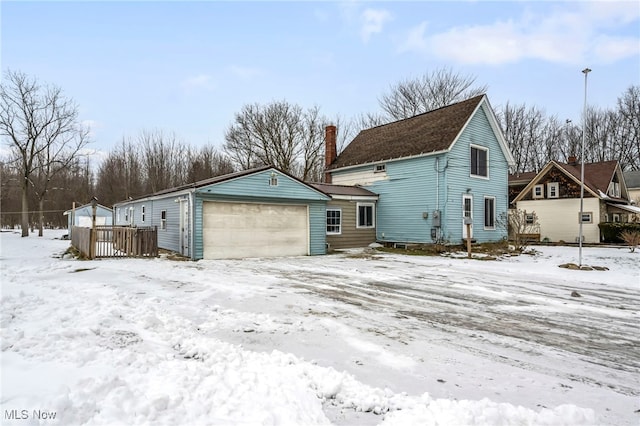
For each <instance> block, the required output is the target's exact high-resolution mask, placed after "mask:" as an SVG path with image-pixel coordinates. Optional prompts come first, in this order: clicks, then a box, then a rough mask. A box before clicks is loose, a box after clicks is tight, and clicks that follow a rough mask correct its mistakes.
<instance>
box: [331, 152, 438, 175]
mask: <svg viewBox="0 0 640 426" xmlns="http://www.w3.org/2000/svg"><path fill="white" fill-rule="evenodd" d="M447 152H449V149H443V150H440V151H433V152H427V153H424V154H416V155H408V156H406V157H397V158H388V159H385V160H377V161H371V162H369V163H361V164H354V165H351V166H344V167H340V168H337V169H331V170H327V172H328V173H333V172H337V171H344V170H351V169H356V168H359V167H365V166H373V165H374V164H380V163H391V162H393V161H402V160H410V159H413V158H420V157H430V156H432V155H441V154H446V153H447Z"/></svg>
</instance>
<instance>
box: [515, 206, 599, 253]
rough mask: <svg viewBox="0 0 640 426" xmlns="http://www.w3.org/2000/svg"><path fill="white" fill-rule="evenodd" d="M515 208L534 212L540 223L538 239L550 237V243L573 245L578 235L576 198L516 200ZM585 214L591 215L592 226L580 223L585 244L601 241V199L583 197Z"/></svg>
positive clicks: (578, 207) (578, 210)
mask: <svg viewBox="0 0 640 426" xmlns="http://www.w3.org/2000/svg"><path fill="white" fill-rule="evenodd" d="M517 208H518V209H520V210H525V211H527V212H530V213H531V212H535V214H536V216H537V217H538V223H539V224H540V239H544V238H549V240H550V241H552V242H558V241H561V240H562V241H565V242H567V243H573V242H576V241H577V238H578V236H579V235H580V222H579V221H578V217H579V212H580V199H579V198H566V199H553V200H547V199H542V200H530V201H518V204H517ZM583 211H584V212H591V214H592V218H593V223H583V224H582V235H583V237H584V241H585V242H587V243H599V242H600V228H599V227H598V223H599V222H600V200H598V199H597V198H585V199H584V204H583Z"/></svg>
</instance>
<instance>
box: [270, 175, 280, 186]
mask: <svg viewBox="0 0 640 426" xmlns="http://www.w3.org/2000/svg"><path fill="white" fill-rule="evenodd" d="M269 186H278V175H277V174H275V173H271V176H269Z"/></svg>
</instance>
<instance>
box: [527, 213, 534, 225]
mask: <svg viewBox="0 0 640 426" xmlns="http://www.w3.org/2000/svg"><path fill="white" fill-rule="evenodd" d="M534 222H535V218H534V215H533V213H526V212H525V214H524V223H526V224H527V225H533V224H534Z"/></svg>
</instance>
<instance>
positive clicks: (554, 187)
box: [547, 182, 560, 198]
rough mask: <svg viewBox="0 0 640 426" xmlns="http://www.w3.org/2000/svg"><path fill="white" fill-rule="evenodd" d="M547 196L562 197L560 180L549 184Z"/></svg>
mask: <svg viewBox="0 0 640 426" xmlns="http://www.w3.org/2000/svg"><path fill="white" fill-rule="evenodd" d="M547 198H560V184H559V183H558V182H549V183H548V184H547Z"/></svg>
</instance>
